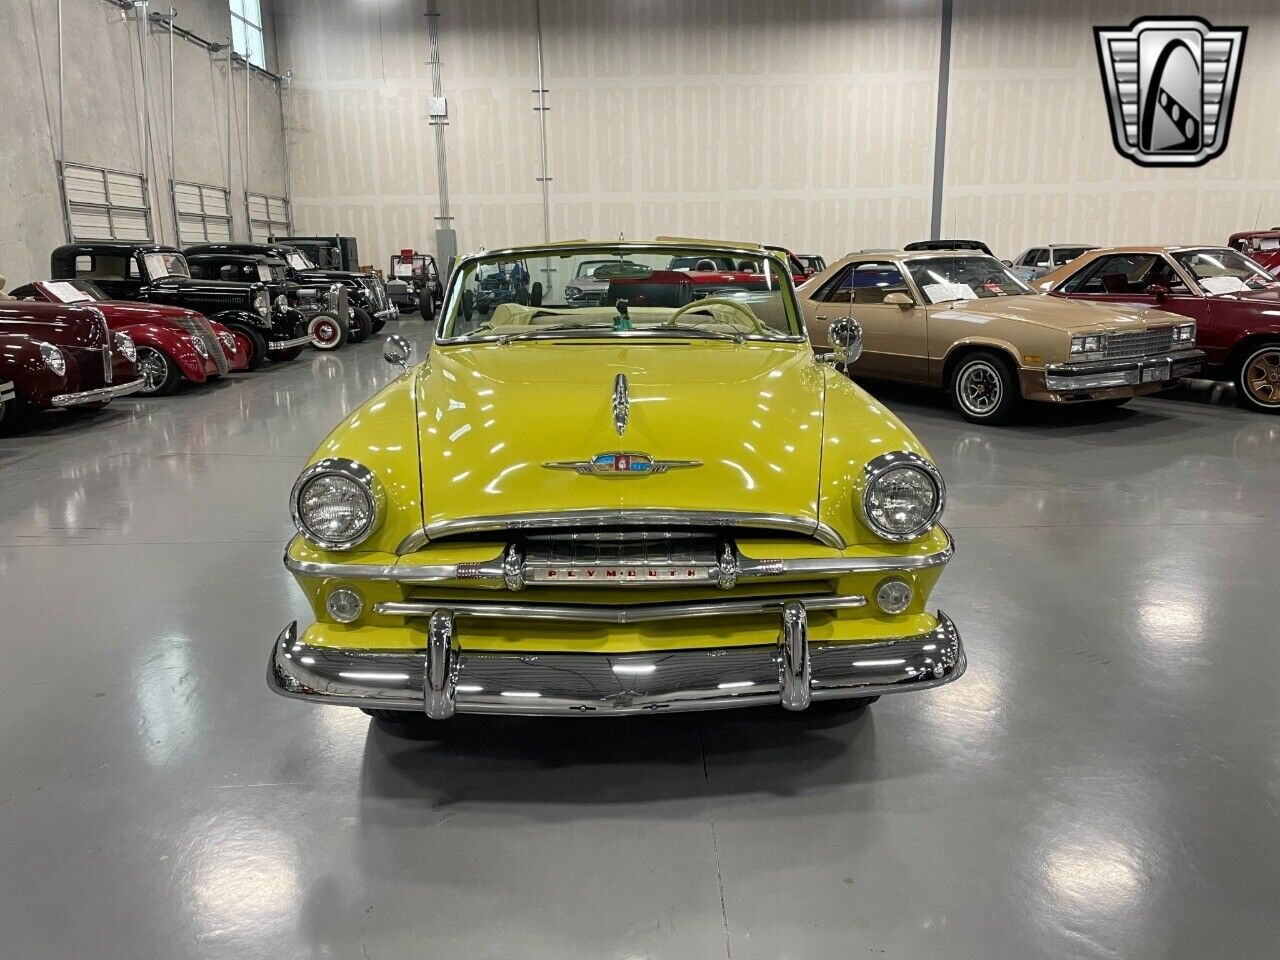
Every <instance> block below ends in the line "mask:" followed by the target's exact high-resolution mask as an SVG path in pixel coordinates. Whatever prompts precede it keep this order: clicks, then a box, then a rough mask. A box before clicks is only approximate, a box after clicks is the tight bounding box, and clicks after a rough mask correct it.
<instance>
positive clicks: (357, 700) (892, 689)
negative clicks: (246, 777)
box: [267, 607, 967, 717]
mask: <svg viewBox="0 0 1280 960" xmlns="http://www.w3.org/2000/svg"><path fill="white" fill-rule="evenodd" d="M801 611H803V607H802V608H801ZM937 617H938V625H937V626H936V627H935V628H934V629H933V630H930V631H927V632H925V633H921V634H915V635H912V636H906V637H897V638H893V639H888V640H879V641H875V642H870V643H850V642H842V641H832V642H826V643H812V642H810V641H809V639H808V636H807V633H805V632H804V631H799V630H795V629H794V626H795V624H794V623H793V624H792V627H791V628H789V627H788V626H787V625H786V624H783V623H780V630H781V634H780V641H779V643H776V644H775V643H770V644H767V645H762V646H752V647H722V648H711V649H696V650H672V651H652V652H646V653H627V654H605V653H489V652H485V651H470V652H469V651H468V650H467V649H466V646H465V645H462V646H457V645H456V643H457V635H456V634H454V635H453V636H452V638H451V639H449V641H448V643H447V645H446V642H445V639H444V637H443V635H441V636H440V637H439V639H438V640H437V641H436V643H437V647H438V648H439V651H440V654H439V655H441V656H443V657H444V659H445V661H446V662H445V668H442V669H441V670H439V671H437V668H436V666H435V665H433V664H432V661H434V660H436V659H437V652H436V651H432V650H397V651H371V650H344V649H338V648H334V647H328V646H324V647H314V646H309V645H307V644H304V643H301V642H299V640H298V625H297V623H291V624H289V626H287V627H286V628H285V629H284V630H283V631H281V633H280V635H279V636H278V637H277V638H276V640H275V643H274V644H273V645H272V649H271V656H270V659H269V663H268V666H267V685H268V686H269V687H270V688H271V690H273V691H274V692H276V693H279V694H281V695H282V696H286V697H293V698H296V699H300V700H309V701H311V702H313V703H321V704H332V705H336V706H351V707H373V708H381V709H384V710H403V711H407V712H409V713H416V714H418V715H423V714H426V713H427V712H428V703H427V701H428V696H427V691H428V690H432V691H433V693H434V692H435V686H437V685H438V686H439V687H440V690H439V694H440V696H439V697H437V698H436V699H435V705H434V706H433V707H432V709H433V710H434V711H435V712H437V713H438V712H440V711H441V709H443V710H449V709H450V708H451V709H452V711H453V712H454V713H458V714H462V713H487V714H520V715H533V716H600V717H604V716H625V715H628V714H645V713H670V712H682V711H690V710H716V709H723V708H729V707H751V706H762V705H770V704H772V705H779V704H782V705H784V706H785V705H786V704H787V703H789V704H791V705H792V707H793V708H795V709H803V706H802V704H804V705H807V701H809V700H832V699H842V698H858V697H870V696H877V695H880V694H887V693H908V692H911V691H915V690H927V689H930V688H933V687H939V686H942V685H944V684H947V683H951V682H952V681H953V680H956V679H957V678H959V677H960V676H962V675H963V674H964V672H965V668H966V666H967V660H966V657H965V651H964V644H963V643H962V641H961V639H960V633H959V631H957V630H956V627H955V624H954V623H952V621H951V619H950V618H949V617H947V615H946V614H944V613H941V612H939V613H938V614H937ZM788 629H790V631H791V632H790V633H788ZM784 645H785V646H786V647H787V659H786V661H785V663H784V658H783V654H782V653H781V651H780V647H781V646H784ZM806 683H807V686H808V697H807V699H806V696H805V692H804V687H805V684H806ZM449 690H451V691H452V698H451V699H452V702H451V704H449V705H447V706H446V705H443V704H442V703H441V701H442V700H443V699H444V694H445V693H446V692H447V691H449Z"/></svg>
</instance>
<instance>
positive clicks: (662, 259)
mask: <svg viewBox="0 0 1280 960" xmlns="http://www.w3.org/2000/svg"><path fill="white" fill-rule="evenodd" d="M702 260H710V261H713V262H714V261H722V262H727V263H733V264H735V265H737V264H738V263H739V262H741V263H743V264H748V265H749V266H751V267H752V268H754V269H753V270H751V271H750V272H741V273H738V272H734V273H733V275H732V276H726V273H727V272H728V271H719V272H717V271H715V270H712V271H706V270H704V271H701V272H700V271H698V270H695V269H693V268H695V267H697V266H699V263H700V261H702ZM686 261H687V262H688V263H689V264H690V266H689V267H686V268H684V269H681V268H680V267H676V266H675V264H676V263H684V262H686ZM588 265H590V269H589V271H586V275H587V276H589V277H590V279H591V281H592V282H591V283H590V284H582V283H579V282H578V280H579V279H580V278H581V277H582V273H581V272H580V271H582V270H583V268H584V267H587V266H588ZM787 277H788V274H787V273H786V270H785V268H783V267H782V266H781V265H780V264H779V263H778V262H777V261H776V260H774V259H773V258H772V257H762V256H756V257H753V258H748V257H746V256H741V257H740V256H738V255H736V254H735V253H734V252H733V251H727V250H726V251H721V250H710V251H709V252H703V251H697V250H695V251H689V250H684V249H681V248H675V249H673V248H672V247H671V246H658V247H653V248H643V247H641V248H637V247H631V246H624V245H617V246H613V245H607V244H604V245H599V246H593V247H576V248H569V249H566V250H565V251H564V252H557V253H555V254H552V255H547V254H546V253H545V252H543V251H530V255H529V256H528V257H527V258H520V259H515V260H511V259H503V260H499V259H497V258H481V259H479V260H476V261H472V262H470V263H468V264H467V265H466V267H465V268H464V269H463V270H462V271H461V272H460V274H459V277H458V278H457V279H456V280H455V281H454V283H453V284H452V285H451V288H450V291H451V295H450V301H449V303H450V306H449V313H448V315H447V316H446V318H445V322H444V334H443V337H442V339H481V338H488V339H504V338H513V337H519V338H522V339H523V338H526V337H533V336H537V337H539V338H541V337H581V336H592V337H601V336H611V335H613V334H615V333H634V332H638V331H640V332H650V333H654V334H660V333H661V334H670V335H671V336H675V337H690V338H693V337H701V338H713V339H714V338H732V339H735V340H741V339H777V338H780V337H798V336H800V333H801V325H800V319H799V312H798V310H797V307H796V303H795V298H794V296H793V294H792V292H791V289H790V287H789V286H788V284H787V282H786V281H787ZM564 278H568V279H564Z"/></svg>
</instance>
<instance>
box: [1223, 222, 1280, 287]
mask: <svg viewBox="0 0 1280 960" xmlns="http://www.w3.org/2000/svg"><path fill="white" fill-rule="evenodd" d="M1227 244H1228V246H1230V247H1233V248H1234V249H1236V250H1239V251H1240V252H1241V253H1243V254H1244V255H1245V256H1246V257H1248V258H1249V259H1251V260H1253V261H1254V262H1255V263H1257V264H1258V265H1260V266H1261V267H1262V268H1263V269H1264V270H1266V271H1267V273H1269V274H1271V275H1272V276H1273V277H1280V227H1272V228H1271V229H1270V230H1246V231H1245V232H1243V233H1233V234H1232V235H1231V238H1230V239H1229V240H1228V241H1227Z"/></svg>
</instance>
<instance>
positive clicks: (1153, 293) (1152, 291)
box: [1142, 283, 1172, 300]
mask: <svg viewBox="0 0 1280 960" xmlns="http://www.w3.org/2000/svg"><path fill="white" fill-rule="evenodd" d="M1142 292H1143V293H1145V294H1146V295H1147V296H1148V297H1155V298H1156V299H1157V300H1163V299H1164V298H1165V297H1167V296H1168V295H1169V294H1170V293H1171V292H1172V291H1170V290H1169V288H1168V287H1166V286H1165V285H1164V284H1163V283H1153V284H1151V286H1149V287H1147V289H1145V290H1143V291H1142Z"/></svg>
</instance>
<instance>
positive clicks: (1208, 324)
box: [1033, 247, 1280, 413]
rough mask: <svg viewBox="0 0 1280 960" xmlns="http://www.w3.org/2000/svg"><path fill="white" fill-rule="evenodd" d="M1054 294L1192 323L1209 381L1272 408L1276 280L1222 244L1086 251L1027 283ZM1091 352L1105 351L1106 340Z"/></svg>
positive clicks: (1248, 404) (1279, 345)
mask: <svg viewBox="0 0 1280 960" xmlns="http://www.w3.org/2000/svg"><path fill="white" fill-rule="evenodd" d="M1033 285H1034V286H1035V287H1037V288H1038V289H1040V290H1044V291H1046V292H1048V293H1049V295H1050V296H1054V297H1068V298H1072V299H1079V300H1096V301H1099V302H1101V303H1116V304H1134V305H1138V306H1150V307H1159V308H1160V309H1161V310H1167V311H1169V312H1171V313H1180V314H1182V315H1183V316H1184V317H1190V318H1191V319H1193V320H1195V321H1196V346H1197V347H1199V348H1200V349H1201V350H1203V351H1204V352H1205V354H1206V355H1207V359H1208V362H1207V363H1206V365H1205V368H1204V369H1205V373H1204V374H1203V375H1204V376H1206V377H1209V378H1216V379H1219V380H1230V381H1232V382H1234V383H1235V385H1236V398H1237V400H1238V401H1239V403H1240V405H1241V406H1243V407H1245V408H1247V409H1250V410H1259V411H1262V412H1265V413H1280V280H1277V279H1276V278H1275V277H1273V276H1271V275H1270V274H1269V273H1267V272H1266V270H1264V269H1263V268H1262V267H1260V266H1259V265H1258V264H1257V263H1255V262H1254V261H1253V260H1251V259H1249V258H1248V257H1246V256H1245V255H1244V254H1242V253H1240V252H1239V251H1238V250H1232V249H1231V248H1230V247H1110V248H1107V249H1103V250H1090V251H1089V252H1088V253H1086V254H1085V255H1084V256H1082V257H1080V258H1079V259H1077V260H1073V261H1072V262H1071V263H1069V264H1067V265H1065V266H1063V267H1059V268H1058V269H1057V270H1054V271H1052V272H1051V273H1046V274H1045V275H1044V276H1043V277H1041V278H1040V279H1039V280H1037V281H1035V283H1034V284H1033ZM1099 349H1100V350H1102V351H1104V352H1105V350H1106V344H1105V343H1103V344H1100V345H1099Z"/></svg>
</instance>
